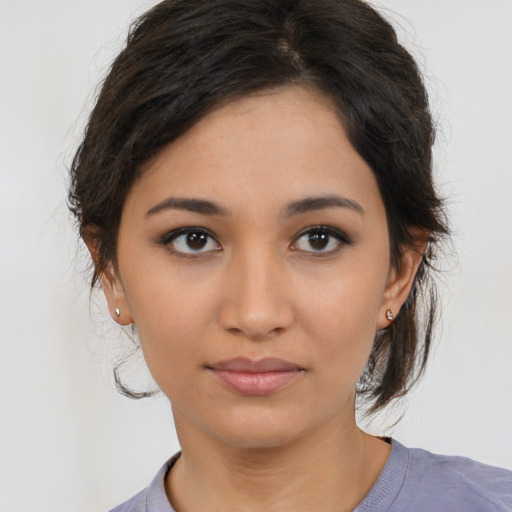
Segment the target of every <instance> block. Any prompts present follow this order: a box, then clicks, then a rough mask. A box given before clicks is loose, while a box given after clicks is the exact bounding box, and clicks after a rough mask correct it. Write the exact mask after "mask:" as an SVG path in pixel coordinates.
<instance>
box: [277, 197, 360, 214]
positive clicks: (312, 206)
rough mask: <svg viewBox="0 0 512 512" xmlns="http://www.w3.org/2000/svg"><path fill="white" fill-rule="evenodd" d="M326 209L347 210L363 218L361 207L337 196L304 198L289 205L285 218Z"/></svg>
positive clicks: (350, 200) (354, 202)
mask: <svg viewBox="0 0 512 512" xmlns="http://www.w3.org/2000/svg"><path fill="white" fill-rule="evenodd" d="M327 208H348V209H350V210H353V211H355V212H357V213H359V214H360V215H362V216H364V210H363V207H362V206H361V205H360V204H359V203H356V201H353V200H352V199H348V198H347V197H341V196H337V195H328V196H318V197H306V198H304V199H300V200H299V201H294V202H292V203H290V204H289V205H288V206H287V207H286V210H285V217H292V216H293V215H300V214H301V213H306V212H311V211H315V210H325V209H327Z"/></svg>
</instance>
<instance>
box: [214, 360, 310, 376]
mask: <svg viewBox="0 0 512 512" xmlns="http://www.w3.org/2000/svg"><path fill="white" fill-rule="evenodd" d="M208 368H210V369H212V370H224V371H230V372H246V373H265V372H286V371H298V370H302V368H301V367H300V366H299V365H297V364H295V363H291V362H289V361H285V360H284V359H279V358H277V357H265V358H263V359H259V360H257V361H253V360H252V359H249V358H246V357H235V358H233V359H226V360H224V361H219V362H218V363H215V364H212V365H211V366H208Z"/></svg>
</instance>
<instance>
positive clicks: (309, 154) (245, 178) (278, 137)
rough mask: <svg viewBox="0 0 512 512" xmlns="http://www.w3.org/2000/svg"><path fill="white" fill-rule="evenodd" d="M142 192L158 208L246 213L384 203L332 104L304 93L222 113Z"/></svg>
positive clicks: (190, 137)
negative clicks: (328, 203)
mask: <svg viewBox="0 0 512 512" xmlns="http://www.w3.org/2000/svg"><path fill="white" fill-rule="evenodd" d="M134 188H135V189H137V192H138V193H137V196H138V197H139V198H142V197H146V198H148V200H150V201H152V202H155V201H156V202H157V201H158V200H161V199H163V198H164V197H165V196H166V195H173V196H176V195H180V194H181V195H186V196H191V195H194V196H198V197H205V198H212V197H214V198H215V199H216V201H217V202H219V201H220V202H226V203H229V204H230V205H232V206H234V207H236V206H238V207H241V208H243V207H248V206H249V205H250V204H254V205H255V206H256V207H257V208H259V207H261V205H262V204H266V205H268V206H270V205H272V204H276V205H277V204H278V203H283V202H287V201H293V200H296V199H297V198H300V197H304V196H315V195H326V194H329V193H333V192H336V193H339V194H341V195H344V196H351V197H352V199H354V200H355V201H357V202H359V203H362V204H366V205H367V206H368V207H370V206H371V205H372V203H379V202H381V198H380V193H379V191H378V186H377V183H376V180H375V177H374V175H373V172H372V171H371V169H370V168H369V167H368V166H367V164H366V163H365V162H364V160H363V159H362V158H361V157H360V155H359V154H358V153H357V152H356V151H355V150H354V148H353V147H352V145H351V144H350V141H349V140H348V138H347V135H346V132H345V129H344V126H343V123H342V122H341V120H340V116H339V113H338V112H337V111H336V109H335V107H334V105H333V104H332V102H331V101H330V99H328V98H327V97H325V96H323V95H321V94H319V93H316V92H314V91H312V90H311V89H308V88H304V87H299V86H295V87H287V88H279V89H275V90H271V91H265V92H260V93H258V94H254V95H251V96H248V97H243V98H241V99H237V100H236V101H232V102H229V103H227V104H225V105H223V106H221V107H219V108H217V109H216V110H214V111H213V112H211V113H209V114H208V115H206V116H205V117H204V118H202V119H201V120H200V121H199V122H198V123H197V124H195V125H194V126H193V127H192V128H191V129H190V130H189V131H188V132H187V133H185V134H184V135H183V136H182V137H180V138H179V139H178V140H176V141H174V142H173V143H172V144H170V145H169V146H167V147H166V148H165V149H164V150H163V151H162V152H160V154H159V155H157V157H156V158H154V159H153V160H152V161H151V162H150V163H149V164H148V165H147V166H146V167H145V169H144V171H143V173H142V177H141V179H140V180H139V182H138V183H137V184H136V185H135V186H134ZM132 195H133V194H129V197H128V199H127V201H129V200H130V199H131V197H130V196H132Z"/></svg>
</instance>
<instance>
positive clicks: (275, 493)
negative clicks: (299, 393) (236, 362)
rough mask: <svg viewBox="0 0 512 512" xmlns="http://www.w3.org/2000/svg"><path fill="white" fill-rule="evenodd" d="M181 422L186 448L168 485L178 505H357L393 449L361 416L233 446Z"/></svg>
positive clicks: (271, 511) (184, 511)
mask: <svg viewBox="0 0 512 512" xmlns="http://www.w3.org/2000/svg"><path fill="white" fill-rule="evenodd" d="M175 416H176V415H175ZM176 423H177V430H178V434H179V436H180V443H181V446H182V452H183V453H182V457H181V458H180V459H179V460H178V462H177V463H176V466H175V467H174V468H173V470H172V471H171V473H170V474H169V478H168V480H167V482H166V490H167V494H168V496H169V497H170V499H171V502H172V504H173V505H174V507H175V509H176V510H179V511H180V512H188V511H194V510H208V511H210V510H211V511H217V510H218V511H223V512H230V511H239V510H241V508H240V503H243V504H244V507H243V510H244V511H247V512H252V511H260V510H265V511H268V512H280V511H283V510H322V511H325V512H328V511H336V512H340V511H342V510H353V509H354V508H355V507H356V506H357V505H358V504H359V503H360V501H361V500H362V499H363V498H364V496H365V495H366V494H367V492H368V491H369V490H370V488H371V487H372V485H373V484H374V482H375V480H376V479H377V477H378V475H379V473H380V471H381V470H382V468H383V466H384V465H385V462H386V460H387V458H388V456H389V453H390V447H389V445H388V444H387V443H385V442H384V441H381V440H379V439H377V438H374V437H371V436H369V435H367V434H365V433H363V432H362V431H361V430H359V428H358V427H357V425H356V424H355V420H353V421H351V422H350V423H349V424H348V425H347V423H346V422H340V421H339V419H338V421H336V419H335V420H334V421H333V422H330V423H329V424H327V425H324V426H323V427H322V428H320V429H316V430H315V432H313V433H311V434H309V435H305V436H303V437H301V438H300V439H296V440H294V441H293V442H290V443H288V444H286V445H280V446H277V447H266V448H261V447H259V448H244V447H239V446H230V445H227V444H226V443H223V442H221V441H219V440H215V439H212V438H208V437H207V436H205V435H204V433H202V432H201V431H198V430H196V431H195V432H194V431H193V430H194V429H192V431H191V430H190V424H187V429H186V430H185V429H180V428H179V425H180V422H179V420H178V421H177V422H176ZM180 431H181V432H180ZM185 432H187V433H186V434H185ZM180 434H181V435H180Z"/></svg>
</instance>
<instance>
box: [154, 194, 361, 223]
mask: <svg viewBox="0 0 512 512" xmlns="http://www.w3.org/2000/svg"><path fill="white" fill-rule="evenodd" d="M327 208H348V209H349V210H353V211H355V212H357V213H359V214H360V215H363V216H364V210H363V207H362V206H361V205H360V204H359V203H357V202H356V201H353V200H352V199H348V198H346V197H341V196H338V195H327V196H316V197H305V198H304V199H299V200H298V201H293V202H291V203H289V204H288V205H287V206H286V207H285V209H284V217H285V218H288V217H293V216H294V215H300V214H302V213H306V212H311V211H318V210H325V209H327ZM166 210H185V211H189V212H192V213H199V214H200V215H221V216H226V217H227V216H229V211H228V210H226V209H225V208H223V207H222V206H220V205H218V204H216V203H214V202H212V201H208V200H206V199H198V198H187V197H167V198H166V199H164V200H163V201H160V202H159V203H158V204H157V205H155V206H153V207H152V208H150V209H149V210H148V211H147V212H146V215H147V216H151V215H155V214H157V213H161V212H164V211H166Z"/></svg>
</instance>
